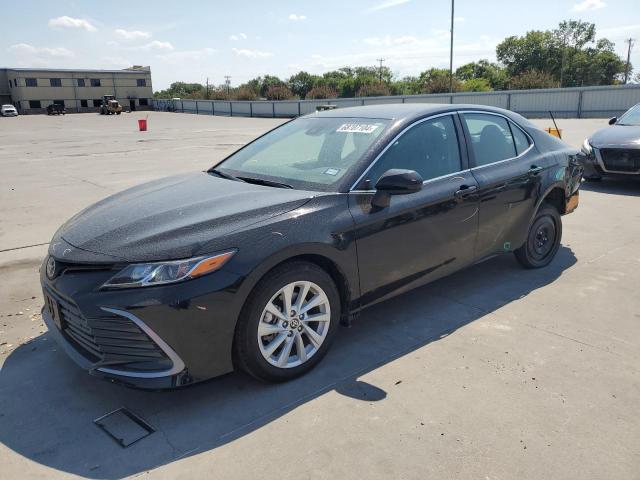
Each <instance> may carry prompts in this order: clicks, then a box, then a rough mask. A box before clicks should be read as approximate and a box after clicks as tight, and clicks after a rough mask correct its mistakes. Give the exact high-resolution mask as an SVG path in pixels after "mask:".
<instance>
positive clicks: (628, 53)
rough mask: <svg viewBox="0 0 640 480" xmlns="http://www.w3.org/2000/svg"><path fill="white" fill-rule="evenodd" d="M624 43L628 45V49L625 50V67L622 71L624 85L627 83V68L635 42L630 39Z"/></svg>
mask: <svg viewBox="0 0 640 480" xmlns="http://www.w3.org/2000/svg"><path fill="white" fill-rule="evenodd" d="M624 43H628V44H629V48H628V49H627V66H626V67H625V69H624V83H625V84H626V83H627V82H628V81H629V67H630V65H631V63H630V62H631V49H632V48H633V44H634V43H635V40H634V39H633V38H631V37H629V38H627V39H626V40H625V41H624Z"/></svg>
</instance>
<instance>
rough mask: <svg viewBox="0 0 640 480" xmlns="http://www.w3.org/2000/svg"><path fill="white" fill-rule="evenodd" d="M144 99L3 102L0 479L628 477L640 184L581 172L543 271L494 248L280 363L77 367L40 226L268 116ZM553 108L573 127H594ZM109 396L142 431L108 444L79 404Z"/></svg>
mask: <svg viewBox="0 0 640 480" xmlns="http://www.w3.org/2000/svg"><path fill="white" fill-rule="evenodd" d="M142 117H143V114H141V113H139V114H123V115H121V116H119V117H115V116H114V117H102V116H99V115H96V114H83V115H67V116H65V117H46V116H30V117H18V118H0V167H1V169H0V172H1V173H2V174H1V175H0V272H1V273H2V280H0V366H1V367H0V477H2V478H42V477H46V478H57V477H64V476H80V477H89V478H119V477H123V476H138V475H149V476H152V477H154V478H156V477H158V478H188V477H204V476H209V477H215V478H229V479H231V478H234V479H235V478H273V477H280V478H294V477H295V478H358V479H360V478H411V479H413V478H415V479H418V478H420V479H423V478H469V479H478V478H482V479H514V478H518V479H540V478H549V479H555V478H558V479H574V478H575V479H583V478H602V479H634V478H636V479H637V478H640V417H639V416H638V409H639V408H638V407H639V406H640V296H639V295H638V292H637V290H638V287H637V285H638V284H640V253H638V249H637V243H638V240H637V239H638V238H639V236H640V209H639V208H638V206H639V204H640V181H637V182H632V181H625V180H605V181H604V182H602V183H598V184H583V191H582V194H581V200H580V201H581V204H580V207H579V208H578V210H577V211H576V212H575V213H574V214H571V215H569V216H566V217H564V218H563V222H564V238H563V242H562V243H563V246H562V248H561V250H560V251H559V253H558V256H557V258H556V259H555V260H554V262H553V263H552V264H551V265H550V266H549V267H547V268H546V269H542V270H537V271H525V270H523V269H521V268H520V267H519V266H518V265H517V264H516V262H515V260H514V259H513V258H512V257H511V256H505V257H500V258H496V259H493V260H490V261H488V262H485V263H484V264H481V265H477V266H474V267H472V268H470V269H468V270H466V271H464V272H461V273H458V274H455V275H453V276H451V277H449V278H446V279H443V280H440V281H438V282H436V283H434V284H432V285H428V286H426V287H423V288H420V289H418V290H416V291H413V292H410V293H408V294H405V295H403V296H401V297H398V298H396V299H393V300H391V301H389V302H386V303H384V304H381V305H378V306H376V307H372V308H370V309H368V310H367V311H365V312H364V313H363V315H362V316H361V318H360V319H359V320H357V321H356V322H354V324H353V326H352V328H350V329H346V328H342V329H341V331H340V332H339V336H338V338H337V341H336V342H335V344H334V345H333V348H332V350H331V351H330V352H329V354H328V355H327V357H326V358H325V359H324V361H323V362H322V363H321V365H320V366H319V367H318V368H317V369H315V370H314V371H313V372H311V374H309V375H307V376H305V377H303V378H301V379H298V380H296V381H294V382H290V383H288V384H284V385H264V384H260V383H257V382H255V381H253V380H251V379H249V378H247V377H245V376H244V375H241V374H231V375H227V376H225V377H222V378H219V379H215V380H212V381H209V382H206V383H204V384H201V385H198V386H195V387H192V388H188V389H184V390H180V391H174V392H142V391H135V390H130V389H126V388H123V387H119V386H116V385H112V384H109V383H107V382H104V381H101V380H99V379H95V378H93V377H90V376H88V375H87V374H86V373H85V372H83V371H81V370H79V369H78V368H77V367H76V366H75V365H74V364H73V363H72V362H71V360H69V359H68V358H67V357H66V355H65V354H64V353H63V352H62V351H61V350H60V349H58V348H56V345H55V344H54V343H53V342H52V339H50V338H49V335H48V334H47V333H46V331H45V328H44V327H43V325H42V322H41V318H40V316H39V314H38V311H39V309H40V305H41V297H40V288H39V285H38V267H39V264H40V262H41V260H42V258H43V257H44V255H45V253H46V249H47V245H46V242H48V241H49V239H50V237H51V236H52V234H53V233H54V231H55V229H56V228H57V227H58V226H59V225H60V224H61V223H62V222H63V221H64V220H65V219H67V218H68V217H70V216H71V215H73V214H74V213H76V212H77V211H78V210H80V209H82V208H83V207H85V206H87V205H89V204H90V203H92V202H94V201H96V200H99V199H100V198H103V197H105V196H107V195H109V194H111V193H114V192H116V191H119V190H121V189H124V188H126V187H128V186H132V185H135V184H137V183H141V182H143V181H146V180H151V179H154V178H158V177H162V176H165V175H169V174H173V173H179V172H186V171H193V170H203V169H206V168H207V167H209V166H210V165H211V164H214V163H215V162H216V161H218V160H219V159H221V158H222V157H223V156H224V155H225V154H227V153H228V152H230V151H232V150H234V149H235V148H237V147H238V146H240V145H242V144H243V143H245V142H246V141H248V140H249V139H251V138H253V137H254V136H256V135H257V134H259V133H261V132H263V131H265V130H267V129H269V128H271V127H273V126H275V125H277V124H279V123H280V122H282V120H275V119H243V118H224V117H207V116H193V115H184V114H171V113H156V112H152V113H151V114H150V117H149V125H150V130H149V131H148V132H145V133H141V132H138V131H137V119H138V118H142ZM536 123H538V124H540V125H541V126H545V127H547V126H551V122H550V121H546V120H543V121H536ZM559 123H560V125H559V126H560V127H561V128H563V129H564V131H565V138H566V139H567V141H568V142H569V143H571V144H573V145H575V146H579V145H580V144H581V143H582V140H583V139H584V138H585V137H586V136H587V135H588V134H589V133H591V132H593V131H594V130H596V129H597V128H600V127H603V126H606V120H560V121H559ZM120 406H126V407H128V408H130V409H131V410H133V411H134V412H136V413H138V414H139V415H141V416H142V417H143V418H145V419H146V420H147V421H148V422H149V423H150V424H151V425H152V426H153V427H155V428H156V430H157V431H156V432H155V433H153V434H152V435H150V436H149V437H147V438H145V439H143V440H141V441H140V442H138V443H136V444H134V445H133V446H131V447H129V448H127V449H122V448H121V447H120V446H118V445H117V444H116V443H115V442H114V441H113V440H112V439H110V438H109V437H107V435H105V434H104V432H102V431H101V430H99V429H98V428H97V427H96V426H95V425H94V424H93V423H92V422H93V420H94V419H95V418H97V417H99V416H101V415H103V414H105V413H107V412H109V411H112V410H114V409H116V408H118V407H120Z"/></svg>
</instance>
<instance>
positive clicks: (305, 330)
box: [257, 281, 331, 368]
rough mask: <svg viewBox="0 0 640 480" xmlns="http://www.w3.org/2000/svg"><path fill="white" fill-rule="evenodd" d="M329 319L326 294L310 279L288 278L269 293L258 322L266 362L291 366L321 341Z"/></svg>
mask: <svg viewBox="0 0 640 480" xmlns="http://www.w3.org/2000/svg"><path fill="white" fill-rule="evenodd" d="M330 322H331V306H330V303H329V298H328V297H327V294H326V293H325V292H324V290H322V288H320V287H319V286H318V285H316V284H315V283H313V282H307V281H296V282H291V283H289V284H287V285H285V286H284V287H282V288H281V289H280V290H278V291H277V292H276V294H275V295H273V296H272V297H271V299H270V300H269V302H268V303H267V305H266V306H265V307H264V309H263V311H262V315H261V316H260V321H259V323H258V332H257V335H258V346H259V347H260V352H261V353H262V356H263V357H264V359H265V360H267V362H269V363H270V364H271V365H273V366H275V367H278V368H293V367H297V366H298V365H302V364H303V363H305V362H307V361H308V360H309V359H310V358H311V357H312V356H313V355H315V354H316V353H317V352H318V350H319V349H320V347H321V346H322V344H323V343H324V341H325V339H326V337H327V333H328V332H329V324H330Z"/></svg>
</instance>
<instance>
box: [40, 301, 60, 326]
mask: <svg viewBox="0 0 640 480" xmlns="http://www.w3.org/2000/svg"><path fill="white" fill-rule="evenodd" d="M44 302H45V307H46V309H47V312H49V315H51V318H52V319H53V323H55V324H56V327H58V330H62V317H61V316H60V306H59V305H58V302H57V301H56V299H55V298H53V297H52V296H51V295H49V294H48V293H47V292H44Z"/></svg>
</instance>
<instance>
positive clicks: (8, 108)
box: [0, 105, 18, 117]
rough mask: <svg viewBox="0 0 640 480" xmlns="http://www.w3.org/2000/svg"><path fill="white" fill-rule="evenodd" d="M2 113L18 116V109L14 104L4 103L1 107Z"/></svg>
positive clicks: (5, 115)
mask: <svg viewBox="0 0 640 480" xmlns="http://www.w3.org/2000/svg"><path fill="white" fill-rule="evenodd" d="M0 115H2V116H3V117H17V116H18V111H17V110H16V107H14V106H13V105H2V107H0Z"/></svg>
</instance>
